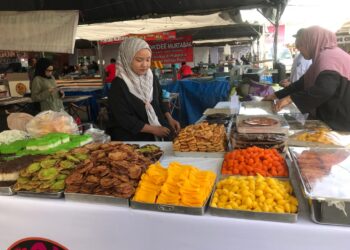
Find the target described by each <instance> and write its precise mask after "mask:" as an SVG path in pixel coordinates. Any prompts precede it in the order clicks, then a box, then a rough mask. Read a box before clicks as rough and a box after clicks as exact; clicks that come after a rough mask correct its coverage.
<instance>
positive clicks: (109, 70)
mask: <svg viewBox="0 0 350 250" xmlns="http://www.w3.org/2000/svg"><path fill="white" fill-rule="evenodd" d="M116 72H117V65H116V60H115V58H111V60H110V64H108V65H107V67H106V69H105V74H106V77H105V84H104V87H103V93H104V95H107V94H108V91H109V89H110V88H111V84H112V81H113V79H114V78H115V76H116Z"/></svg>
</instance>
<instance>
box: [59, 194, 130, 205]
mask: <svg viewBox="0 0 350 250" xmlns="http://www.w3.org/2000/svg"><path fill="white" fill-rule="evenodd" d="M64 196H65V199H66V200H69V201H78V202H90V203H100V204H110V205H118V206H122V207H129V199H124V198H118V197H114V196H107V195H96V194H80V193H67V192H64Z"/></svg>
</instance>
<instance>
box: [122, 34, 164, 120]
mask: <svg viewBox="0 0 350 250" xmlns="http://www.w3.org/2000/svg"><path fill="white" fill-rule="evenodd" d="M141 49H149V50H150V51H151V48H150V47H149V45H148V43H147V42H145V41H144V40H142V39H139V38H127V39H125V40H124V41H123V42H122V43H121V44H120V47H119V53H118V57H117V67H118V75H117V76H118V77H119V78H121V79H123V80H124V82H125V83H126V85H127V87H128V89H129V91H130V93H131V94H133V95H134V96H136V97H137V98H139V99H140V100H142V101H143V102H144V103H145V109H146V113H147V117H148V122H149V124H150V125H155V126H160V123H159V121H158V117H157V115H156V113H155V111H154V109H153V107H152V105H151V102H152V100H153V74H152V71H151V70H150V69H149V70H148V71H147V73H146V74H145V75H137V74H135V73H134V71H133V70H132V69H131V63H132V61H133V59H134V57H135V55H136V53H137V52H138V51H140V50H141Z"/></svg>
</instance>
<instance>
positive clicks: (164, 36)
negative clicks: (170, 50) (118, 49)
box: [99, 30, 176, 45]
mask: <svg viewBox="0 0 350 250" xmlns="http://www.w3.org/2000/svg"><path fill="white" fill-rule="evenodd" d="M128 37H137V38H141V39H143V40H145V41H147V42H148V41H162V40H170V39H175V38H176V31H175V30H173V31H164V32H157V33H151V34H129V35H127V36H120V37H113V38H111V39H106V40H102V41H99V44H101V45H110V44H118V43H121V42H122V41H123V40H124V39H125V38H128Z"/></svg>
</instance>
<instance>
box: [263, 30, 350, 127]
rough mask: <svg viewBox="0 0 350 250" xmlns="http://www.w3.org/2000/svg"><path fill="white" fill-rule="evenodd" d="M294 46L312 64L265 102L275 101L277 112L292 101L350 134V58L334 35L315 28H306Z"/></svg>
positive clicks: (314, 117) (305, 110) (303, 109)
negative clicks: (339, 45) (300, 75)
mask: <svg viewBox="0 0 350 250" xmlns="http://www.w3.org/2000/svg"><path fill="white" fill-rule="evenodd" d="M296 45H297V48H298V50H299V51H300V53H301V54H302V55H303V56H304V58H305V59H307V60H311V59H312V65H311V66H310V68H309V69H308V70H307V71H306V73H305V74H304V75H303V76H302V77H301V78H300V79H299V80H298V81H296V82H294V83H292V84H290V85H289V86H288V87H286V88H284V89H282V90H280V91H277V92H276V93H275V94H272V95H269V96H266V97H265V98H264V99H265V100H274V99H278V101H277V103H276V105H275V109H276V111H279V110H281V109H282V108H283V107H285V106H287V105H289V104H291V103H292V102H294V103H295V105H296V106H297V107H298V108H299V110H300V111H301V112H302V113H304V114H305V113H310V114H311V115H312V118H313V119H319V120H322V121H324V122H325V123H327V125H329V126H330V127H331V128H332V129H334V130H339V131H350V67H349V65H350V55H349V54H347V53H346V52H345V51H344V50H342V49H341V48H339V47H338V45H337V37H336V35H335V34H334V33H333V32H331V31H328V30H326V29H323V28H321V27H318V26H312V27H310V28H307V29H305V30H304V31H303V32H302V33H301V35H300V36H298V37H297V41H296Z"/></svg>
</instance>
